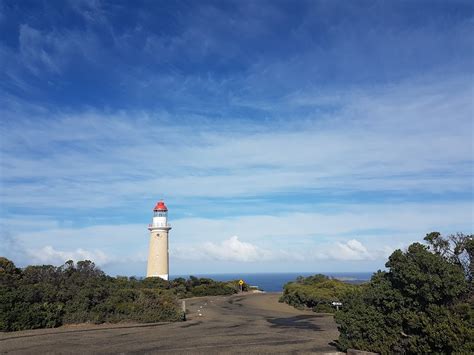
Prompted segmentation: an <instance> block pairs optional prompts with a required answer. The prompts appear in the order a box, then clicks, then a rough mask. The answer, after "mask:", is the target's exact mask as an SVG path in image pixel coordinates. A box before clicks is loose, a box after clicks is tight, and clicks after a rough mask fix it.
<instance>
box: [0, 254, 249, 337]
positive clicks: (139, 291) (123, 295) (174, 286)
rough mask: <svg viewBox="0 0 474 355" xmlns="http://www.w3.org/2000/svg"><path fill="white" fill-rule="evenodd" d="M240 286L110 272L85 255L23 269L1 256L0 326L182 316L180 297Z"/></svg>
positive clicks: (17, 327) (223, 291)
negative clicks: (79, 257) (66, 260)
mask: <svg viewBox="0 0 474 355" xmlns="http://www.w3.org/2000/svg"><path fill="white" fill-rule="evenodd" d="M246 287H247V286H246V285H245V284H244V290H245V289H246ZM237 291H238V283H237V281H232V282H217V281H213V280H211V279H204V278H197V277H193V276H191V277H190V278H189V279H187V280H186V279H184V278H178V279H175V280H172V281H170V282H168V281H164V280H162V279H159V278H147V279H144V280H138V279H136V278H127V277H110V276H107V275H105V274H104V272H102V271H101V270H100V269H98V268H97V267H96V266H95V265H94V263H92V262H91V261H87V260H86V261H79V262H77V264H75V263H74V262H72V261H68V262H66V263H65V264H64V265H63V266H61V267H54V266H51V265H43V266H28V267H26V268H25V269H19V268H17V267H16V266H15V265H14V264H13V262H11V261H10V260H8V259H6V258H2V257H0V330H2V331H13V330H22V329H33V328H47V327H57V326H60V325H62V324H70V323H82V322H94V323H103V322H120V321H137V322H157V321H178V320H182V319H183V316H184V315H183V312H182V311H181V307H180V305H179V302H178V299H179V298H185V297H192V296H205V295H230V294H233V293H236V292H237Z"/></svg>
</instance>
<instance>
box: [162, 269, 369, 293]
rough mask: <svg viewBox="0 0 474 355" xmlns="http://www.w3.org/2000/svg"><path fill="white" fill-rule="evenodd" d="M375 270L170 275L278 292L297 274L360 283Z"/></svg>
mask: <svg viewBox="0 0 474 355" xmlns="http://www.w3.org/2000/svg"><path fill="white" fill-rule="evenodd" d="M374 272H376V271H363V272H255V273H235V272H232V273H231V272H229V273H191V274H176V275H170V277H169V279H170V280H173V279H176V278H178V277H183V278H189V277H190V276H195V277H199V278H210V279H213V280H216V281H231V280H240V279H242V280H244V281H245V282H246V283H247V284H249V285H251V286H257V287H258V288H259V289H260V290H262V291H268V292H280V291H282V290H283V286H284V285H285V284H286V283H287V282H290V281H294V280H296V278H297V277H298V276H303V277H308V276H312V275H316V274H322V275H326V276H328V277H330V278H335V279H338V280H341V281H344V282H349V283H362V282H365V281H368V280H370V278H371V276H372V275H373V274H374Z"/></svg>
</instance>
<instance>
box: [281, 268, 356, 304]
mask: <svg viewBox="0 0 474 355" xmlns="http://www.w3.org/2000/svg"><path fill="white" fill-rule="evenodd" d="M356 287H357V286H355V285H350V284H347V283H344V282H342V281H339V280H335V279H330V278H329V277H327V276H325V275H321V274H318V275H314V276H309V277H302V276H299V277H298V278H297V279H296V281H295V282H288V283H287V284H285V286H284V287H283V294H282V296H281V297H280V302H286V303H288V304H289V305H291V306H293V307H295V308H299V309H303V308H311V309H312V310H313V311H315V312H322V313H332V312H334V311H335V308H334V307H333V306H332V305H331V303H332V302H335V301H336V302H337V301H340V300H341V298H342V296H343V295H344V294H345V293H347V292H349V291H350V290H353V289H354V288H356Z"/></svg>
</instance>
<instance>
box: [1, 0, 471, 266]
mask: <svg viewBox="0 0 474 355" xmlns="http://www.w3.org/2000/svg"><path fill="white" fill-rule="evenodd" d="M364 4H365V5H367V6H363V5H364ZM473 10H474V9H473V5H472V4H470V3H469V2H467V1H466V2H464V1H459V2H456V3H451V4H447V3H443V2H436V3H435V4H431V6H425V5H424V4H421V3H418V4H416V3H414V4H408V3H403V4H396V3H383V2H376V1H375V2H374V1H367V2H362V3H359V4H352V3H351V4H349V3H347V2H337V1H336V2H330V3H329V2H326V1H298V2H287V1H281V2H259V3H258V4H257V3H255V2H250V1H244V2H232V1H229V2H225V3H222V2H215V1H204V2H199V3H192V2H191V3H189V2H185V1H180V2H175V3H172V4H171V3H167V2H161V1H157V2H154V3H148V2H141V1H139V2H137V4H136V6H133V7H132V6H128V5H127V4H126V3H120V2H119V3H113V2H109V1H81V2H72V3H71V2H64V3H62V2H58V3H55V2H53V3H51V2H48V1H44V2H42V1H38V2H35V3H32V4H30V5H28V6H27V5H25V4H17V3H14V2H8V1H6V2H2V3H0V30H1V31H2V33H7V34H8V35H6V36H5V38H2V39H1V40H0V63H2V66H1V67H2V69H1V70H0V117H1V125H0V142H1V143H0V211H1V217H0V255H4V256H6V257H9V258H12V259H13V260H14V261H15V262H16V263H18V264H19V265H22V266H23V265H27V264H29V263H32V262H34V263H53V264H61V263H63V262H64V261H66V260H67V259H69V258H70V259H77V260H78V259H81V258H90V259H93V261H96V262H97V264H99V265H100V266H101V267H103V268H104V270H105V271H106V272H108V273H111V274H122V275H143V274H144V272H145V261H146V257H147V248H148V232H147V230H146V226H147V224H148V223H149V220H150V218H151V208H152V207H153V205H154V203H155V202H156V200H158V199H160V198H164V199H165V200H166V202H167V205H168V206H169V208H170V223H171V224H172V226H173V229H172V231H171V232H170V243H171V244H170V253H171V273H172V274H190V273H193V272H194V273H198V272H199V273H212V272H215V271H216V270H219V271H220V272H233V271H235V270H245V271H247V272H252V271H255V272H268V271H278V272H280V271H310V272H311V271H314V272H318V271H348V270H355V271H372V270H376V269H378V268H382V267H383V266H384V263H385V260H386V257H387V256H388V255H389V254H390V252H391V251H393V250H394V249H395V248H403V247H406V246H407V245H408V244H409V243H411V242H414V241H421V240H422V238H423V237H424V235H425V234H426V233H429V232H431V231H433V230H437V231H440V232H442V233H456V232H465V233H472V227H473V224H472V221H473V220H474V211H473V197H474V194H473V181H474V180H473V170H472V166H473V146H472V144H473V143H472V142H473V133H474V127H473V120H472V118H473V113H474V107H473V100H472V98H473V90H474V85H473V81H472V77H473V74H474V73H473V67H472V61H473V43H472V41H470V40H469V38H471V37H472V33H473V23H474V22H473V17H472V13H473ZM420 14H423V15H422V16H421V15H420ZM63 259H64V260H63Z"/></svg>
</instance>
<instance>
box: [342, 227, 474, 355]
mask: <svg viewBox="0 0 474 355" xmlns="http://www.w3.org/2000/svg"><path fill="white" fill-rule="evenodd" d="M428 237H430V238H431V237H433V234H429V235H428V236H427V239H425V240H427V241H428V242H430V240H431V241H433V240H435V241H436V242H437V247H439V246H440V245H443V246H444V247H445V248H447V247H449V242H448V243H442V241H441V240H440V239H439V238H440V235H439V233H437V234H436V236H435V237H436V239H433V238H431V239H430V238H428ZM467 237H468V238H471V239H472V236H467ZM464 245H469V243H467V242H466V243H465V244H464ZM456 252H458V253H462V252H463V250H460V249H457V250H456ZM457 260H458V259H457V258H455V257H453V255H452V254H449V253H447V252H446V253H443V252H441V250H440V249H436V248H435V250H430V247H429V246H425V245H422V244H419V243H414V244H412V245H410V246H409V247H408V249H407V251H405V252H403V251H401V250H396V251H395V252H394V253H393V254H392V255H391V256H390V257H389V260H388V262H387V263H386V267H387V268H388V269H389V271H388V272H382V271H379V272H377V273H376V274H374V275H373V276H372V279H371V281H370V283H368V284H367V285H364V286H363V287H361V288H360V289H359V290H357V291H355V292H351V293H349V294H346V296H345V297H343V300H342V301H343V303H344V307H343V308H342V309H341V310H340V311H339V312H337V313H336V321H337V322H338V324H339V331H340V336H339V340H338V346H339V348H340V349H341V350H346V349H348V348H356V349H360V350H366V351H373V352H379V353H381V354H391V353H406V354H420V353H443V354H451V353H473V352H474V324H473V320H474V317H473V313H474V312H473V306H474V304H473V295H472V291H471V290H472V286H470V285H469V283H470V282H471V280H472V278H471V276H470V275H472V273H471V274H469V273H468V272H470V271H469V268H468V267H466V265H468V264H469V262H468V263H466V262H464V263H460V262H458V261H457Z"/></svg>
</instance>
